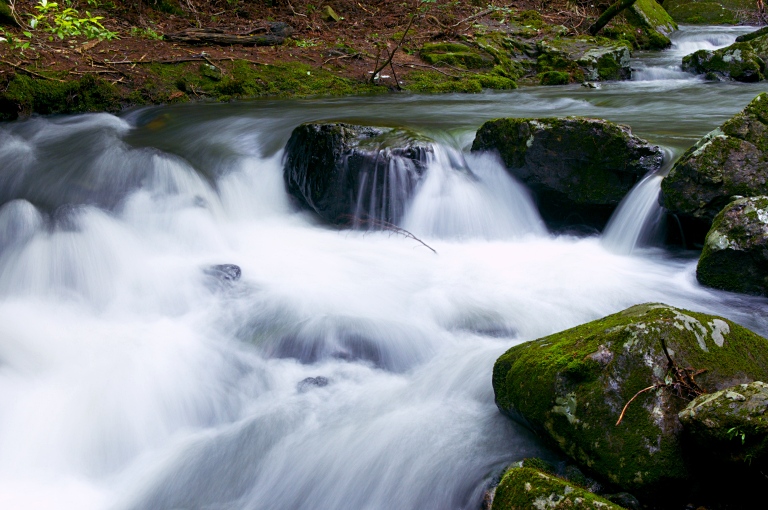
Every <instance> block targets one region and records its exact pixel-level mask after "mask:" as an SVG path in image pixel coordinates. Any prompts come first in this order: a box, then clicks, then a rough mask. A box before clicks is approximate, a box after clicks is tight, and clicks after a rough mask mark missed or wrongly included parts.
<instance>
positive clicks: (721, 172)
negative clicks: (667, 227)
mask: <svg viewBox="0 0 768 510" xmlns="http://www.w3.org/2000/svg"><path fill="white" fill-rule="evenodd" d="M766 165H768V94H767V93H762V94H760V95H759V96H757V97H756V98H755V99H754V100H752V102H751V103H749V105H747V107H746V108H745V109H744V110H743V111H741V112H740V113H738V114H736V115H735V116H734V117H733V118H731V119H729V120H728V121H727V122H725V123H724V124H723V125H722V126H720V127H719V128H717V129H715V130H714V131H712V132H711V133H709V134H707V135H706V136H704V137H703V138H702V139H701V140H699V141H698V142H697V143H696V145H694V146H693V147H691V148H690V149H688V151H686V152H685V153H684V154H683V155H682V156H681V157H680V159H678V160H677V162H675V165H674V166H673V167H672V170H671V171H670V172H669V175H667V176H666V177H665V178H664V180H663V181H662V182H661V194H660V195H659V203H660V204H661V205H662V206H664V207H665V208H666V209H667V210H668V211H669V212H670V213H673V214H676V215H677V216H678V217H679V218H680V220H681V222H682V223H683V227H684V231H685V233H686V236H687V237H688V238H689V239H690V240H692V241H694V242H702V241H703V240H704V236H705V234H706V232H707V231H708V230H709V229H710V227H711V226H712V220H713V219H714V218H715V216H716V215H717V214H718V213H719V212H720V210H721V209H722V208H723V207H725V206H726V205H727V204H728V203H729V202H731V201H732V200H733V197H734V196H742V197H750V196H758V195H768V172H766V170H765V169H766Z"/></svg>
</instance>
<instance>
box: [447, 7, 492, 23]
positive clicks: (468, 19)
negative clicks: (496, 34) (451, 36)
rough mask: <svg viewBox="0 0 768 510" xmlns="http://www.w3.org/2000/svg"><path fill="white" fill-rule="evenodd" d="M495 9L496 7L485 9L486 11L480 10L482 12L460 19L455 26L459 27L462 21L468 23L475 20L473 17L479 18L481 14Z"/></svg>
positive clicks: (483, 14)
mask: <svg viewBox="0 0 768 510" xmlns="http://www.w3.org/2000/svg"><path fill="white" fill-rule="evenodd" d="M494 10H495V9H486V10H484V11H480V12H478V13H477V14H473V15H472V16H469V17H468V18H464V19H463V20H461V21H459V22H458V23H456V24H455V25H453V26H454V27H458V26H459V25H461V24H462V23H466V22H467V21H471V20H473V19H475V18H479V17H480V16H485V15H486V14H489V13H491V12H493V11H494Z"/></svg>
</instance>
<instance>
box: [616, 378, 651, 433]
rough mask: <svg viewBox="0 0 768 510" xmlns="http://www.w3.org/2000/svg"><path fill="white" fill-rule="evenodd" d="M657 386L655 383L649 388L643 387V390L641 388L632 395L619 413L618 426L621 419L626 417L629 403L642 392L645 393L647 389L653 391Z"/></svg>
mask: <svg viewBox="0 0 768 510" xmlns="http://www.w3.org/2000/svg"><path fill="white" fill-rule="evenodd" d="M656 387H657V385H656V384H654V385H653V386H648V387H647V388H643V389H642V390H640V391H638V392H637V393H635V396H634V397H632V398H631V399H629V402H627V403H626V404H624V409H622V410H621V414H620V415H619V421H617V422H616V426H618V425H619V423H621V420H623V419H624V413H626V412H627V408H628V407H629V404H631V403H632V401H633V400H635V399H636V398H637V397H639V396H640V394H641V393H645V392H646V391H651V390H652V389H654V388H656Z"/></svg>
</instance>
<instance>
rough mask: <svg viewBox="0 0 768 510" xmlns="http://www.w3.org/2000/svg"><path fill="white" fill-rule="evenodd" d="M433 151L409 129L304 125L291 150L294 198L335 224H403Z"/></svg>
mask: <svg viewBox="0 0 768 510" xmlns="http://www.w3.org/2000/svg"><path fill="white" fill-rule="evenodd" d="M432 150H433V149H432V146H431V142H429V141H427V140H424V139H423V138H419V137H417V136H416V135H415V134H414V133H411V132H409V131H405V130H399V129H393V128H385V127H366V126H354V125H350V124H302V125H301V126H299V127H297V128H296V129H294V130H293V133H292V134H291V138H290V139H289V140H288V144H287V145H286V147H285V158H284V179H285V183H286V186H287V189H288V192H289V193H291V194H292V195H293V196H295V197H296V198H298V199H299V202H301V203H302V204H303V205H304V206H306V207H307V208H309V209H311V210H313V211H314V212H316V213H317V214H318V215H319V216H320V217H321V218H323V219H324V220H326V221H328V222H329V223H332V224H335V225H340V226H355V224H356V223H360V222H361V221H362V222H363V223H364V222H365V221H367V220H375V221H384V222H388V223H397V221H398V220H399V219H400V218H401V217H402V215H403V211H404V209H405V203H406V201H407V200H408V198H409V197H410V196H411V194H412V192H413V189H414V187H415V185H416V183H417V182H418V180H419V179H420V178H421V176H422V174H423V173H424V171H425V169H426V162H427V154H428V153H430V152H432ZM363 226H365V225H363ZM374 226H375V225H374Z"/></svg>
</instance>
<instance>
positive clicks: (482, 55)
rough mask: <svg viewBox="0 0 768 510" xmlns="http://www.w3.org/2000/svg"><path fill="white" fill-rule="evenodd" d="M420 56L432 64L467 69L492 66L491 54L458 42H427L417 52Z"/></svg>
mask: <svg viewBox="0 0 768 510" xmlns="http://www.w3.org/2000/svg"><path fill="white" fill-rule="evenodd" d="M419 55H420V56H421V58H422V59H423V60H424V61H425V62H427V63H429V64H433V65H440V64H448V65H452V66H462V67H465V68H467V69H481V68H484V67H493V64H494V61H493V56H491V55H489V54H487V53H486V52H484V51H482V50H480V49H478V48H476V47H473V46H470V45H468V44H464V43H459V42H441V43H427V44H425V45H424V46H423V47H422V48H421V51H420V52H419Z"/></svg>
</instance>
